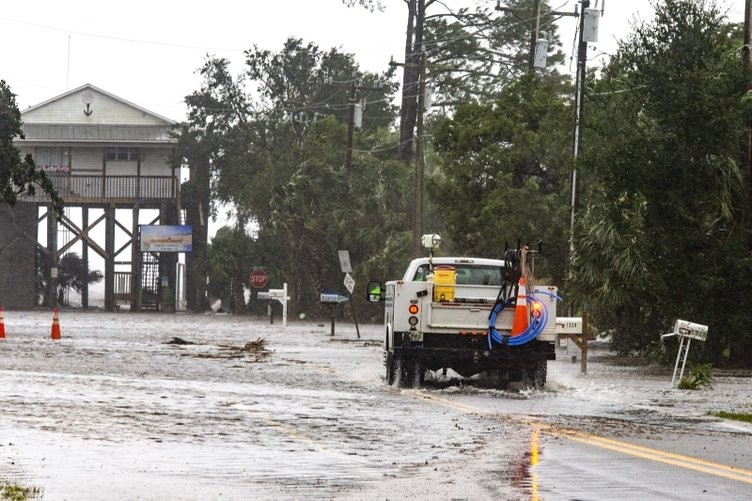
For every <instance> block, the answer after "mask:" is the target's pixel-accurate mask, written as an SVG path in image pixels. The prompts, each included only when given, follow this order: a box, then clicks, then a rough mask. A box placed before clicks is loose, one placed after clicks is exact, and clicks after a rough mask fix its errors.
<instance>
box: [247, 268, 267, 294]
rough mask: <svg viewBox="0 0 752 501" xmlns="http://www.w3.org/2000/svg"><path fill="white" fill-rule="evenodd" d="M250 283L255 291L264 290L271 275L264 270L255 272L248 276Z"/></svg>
mask: <svg viewBox="0 0 752 501" xmlns="http://www.w3.org/2000/svg"><path fill="white" fill-rule="evenodd" d="M248 282H249V283H250V284H251V287H253V288H254V289H263V288H264V287H266V284H267V283H268V282H269V274H268V273H266V272H265V271H264V270H253V271H252V272H251V274H250V275H249V276H248Z"/></svg>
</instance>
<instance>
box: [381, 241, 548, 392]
mask: <svg viewBox="0 0 752 501" xmlns="http://www.w3.org/2000/svg"><path fill="white" fill-rule="evenodd" d="M438 242H440V237H438V235H425V236H424V237H423V244H424V246H427V247H429V248H430V249H433V248H434V247H436V246H437V245H438ZM431 253H433V252H432V251H431ZM530 253H532V251H528V250H527V248H526V247H523V248H520V249H510V250H508V251H507V252H506V253H505V258H504V259H484V258H470V257H424V258H418V259H414V260H413V261H411V262H410V264H409V266H408V267H407V270H406V271H405V274H404V276H403V277H402V279H401V280H392V281H388V282H386V283H385V284H382V283H381V282H380V281H376V280H373V281H371V282H369V283H368V300H369V301H370V302H379V301H384V302H385V315H384V324H385V329H386V330H385V337H384V350H385V355H386V356H385V363H386V380H387V383H388V384H390V385H397V386H405V387H411V386H415V385H419V384H422V383H423V381H424V377H425V373H426V371H427V370H431V371H437V370H442V371H443V372H444V374H446V372H447V370H448V369H451V370H453V371H454V372H456V373H457V374H459V375H460V376H462V377H471V376H474V375H476V374H483V375H486V376H491V377H493V378H495V382H496V385H497V386H498V387H502V388H503V387H505V386H506V384H507V383H509V382H510V381H522V382H523V383H524V384H526V385H528V386H534V387H538V388H539V387H542V386H543V385H544V384H545V382H546V369H547V367H546V364H547V361H548V360H554V359H555V358H556V352H555V343H556V302H557V300H559V299H560V298H559V297H558V296H557V290H556V287H554V286H550V285H534V284H532V283H531V282H532V281H533V278H532V275H531V274H530V273H529V271H528V267H527V258H528V255H529V254H530Z"/></svg>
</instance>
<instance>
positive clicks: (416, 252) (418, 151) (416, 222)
mask: <svg viewBox="0 0 752 501" xmlns="http://www.w3.org/2000/svg"><path fill="white" fill-rule="evenodd" d="M420 50H421V52H420V56H419V58H418V62H417V64H416V63H408V62H405V63H398V62H396V61H390V62H389V65H390V66H402V67H404V68H405V71H407V70H408V69H410V70H414V69H416V67H417V70H418V95H417V98H418V107H417V110H416V114H415V115H416V116H415V137H414V138H413V140H414V141H415V171H414V179H413V181H414V186H415V204H414V207H413V238H412V251H413V257H420V256H421V254H422V251H421V240H420V239H421V236H422V235H423V212H424V209H425V202H424V200H425V179H424V178H425V167H426V165H425V155H424V153H423V152H424V147H423V115H424V114H425V111H426V110H425V108H426V66H427V62H426V53H425V50H424V48H423V46H422V45H421V49H420Z"/></svg>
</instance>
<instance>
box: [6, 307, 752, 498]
mask: <svg viewBox="0 0 752 501" xmlns="http://www.w3.org/2000/svg"><path fill="white" fill-rule="evenodd" d="M50 325H51V314H49V313H47V312H7V311H6V312H5V327H6V338H5V339H3V340H0V484H2V483H17V484H21V485H24V486H35V487H39V488H40V489H41V490H42V495H41V498H42V499H49V500H64V499H67V500H99V499H149V500H152V499H153V500H167V499H170V500H175V499H185V500H193V499H274V498H276V499H280V498H281V499H304V498H317V499H322V498H323V499H402V498H410V497H412V498H415V497H417V498H421V499H602V498H603V495H604V493H606V492H608V493H609V494H608V495H609V496H610V497H612V498H615V499H634V498H635V497H639V498H641V499H652V498H655V499H747V498H750V497H752V447H751V446H752V426H750V425H747V424H744V423H735V422H730V421H724V420H720V419H718V418H715V417H712V416H709V415H708V414H707V413H708V412H709V411H719V410H724V411H731V412H752V378H750V377H749V376H750V374H749V372H747V373H739V374H719V373H716V386H715V389H714V390H711V391H696V392H688V391H680V390H674V389H671V387H670V380H671V373H670V370H667V369H664V368H656V367H652V366H649V367H634V366H629V365H615V364H613V363H610V362H607V360H606V357H604V356H601V357H597V356H596V357H595V359H592V358H591V363H590V373H589V374H588V375H587V376H583V375H580V374H579V363H578V364H572V363H571V362H570V360H569V355H568V354H566V353H562V354H561V356H560V361H556V362H551V363H550V364H549V383H548V384H547V386H546V388H545V390H543V391H530V390H527V389H524V388H517V389H510V390H507V391H499V390H493V389H489V388H484V387H483V386H482V385H476V384H470V382H464V383H457V382H456V381H453V380H451V376H450V377H449V380H447V379H442V378H440V377H439V376H436V377H434V378H430V377H429V380H428V382H427V385H426V388H422V389H415V390H399V389H395V388H390V387H387V386H386V385H385V384H384V367H383V355H382V349H381V334H382V327H381V326H376V325H367V326H360V333H361V339H356V335H355V328H354V326H352V325H347V324H338V325H337V330H336V336H330V335H329V333H330V331H329V325H328V324H327V325H324V324H317V323H308V322H294V323H293V322H291V323H290V324H289V325H288V326H287V327H283V326H282V325H281V324H274V325H269V324H268V323H267V322H266V321H261V320H257V319H255V318H244V317H234V316H227V315H188V314H184V315H161V314H129V313H118V314H109V313H100V312H90V313H82V312H67V311H64V312H61V314H60V325H61V331H62V339H61V340H60V341H52V340H50V339H49V337H50V336H49V335H50ZM591 353H594V354H596V355H598V354H599V353H601V354H602V352H599V351H598V350H594V351H592V352H591ZM661 451H662V452H661ZM667 454H668V455H667ZM695 459H701V460H702V462H697V461H693V460H695ZM724 466H725V467H726V468H727V469H724V468H723V467H724Z"/></svg>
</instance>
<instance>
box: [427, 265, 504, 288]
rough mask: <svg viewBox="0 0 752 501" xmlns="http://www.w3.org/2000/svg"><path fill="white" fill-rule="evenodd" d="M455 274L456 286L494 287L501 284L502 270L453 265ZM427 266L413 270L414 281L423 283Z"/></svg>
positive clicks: (495, 267)
mask: <svg viewBox="0 0 752 501" xmlns="http://www.w3.org/2000/svg"><path fill="white" fill-rule="evenodd" d="M453 268H454V270H455V273H456V275H455V276H456V278H455V280H456V284H457V285H495V286H499V285H501V283H502V279H501V277H502V269H501V268H499V267H497V266H479V265H470V264H457V265H453ZM430 273H431V272H430V271H429V269H428V265H427V264H423V265H420V266H419V267H418V269H417V270H415V276H414V277H413V280H415V281H421V282H422V281H425V280H426V279H427V278H428V275H430Z"/></svg>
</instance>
